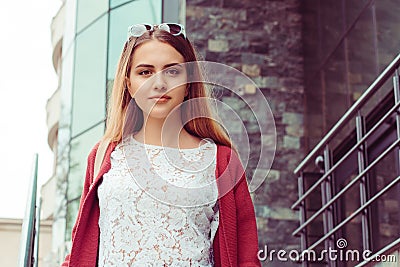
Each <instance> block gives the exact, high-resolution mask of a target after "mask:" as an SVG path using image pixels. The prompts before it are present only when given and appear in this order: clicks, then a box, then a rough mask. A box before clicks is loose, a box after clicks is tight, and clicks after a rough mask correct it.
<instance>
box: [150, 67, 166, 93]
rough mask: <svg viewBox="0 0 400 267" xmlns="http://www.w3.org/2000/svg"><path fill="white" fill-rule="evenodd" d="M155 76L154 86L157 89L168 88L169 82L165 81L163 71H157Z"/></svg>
mask: <svg viewBox="0 0 400 267" xmlns="http://www.w3.org/2000/svg"><path fill="white" fill-rule="evenodd" d="M153 77H154V83H153V87H154V89H155V90H166V89H167V83H166V81H165V77H164V75H163V72H162V71H160V72H157V73H156V75H154V76H153Z"/></svg>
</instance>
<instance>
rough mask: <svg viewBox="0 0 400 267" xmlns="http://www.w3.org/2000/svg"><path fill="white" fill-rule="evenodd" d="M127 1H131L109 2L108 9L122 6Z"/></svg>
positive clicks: (113, 0) (118, 0) (112, 0)
mask: <svg viewBox="0 0 400 267" xmlns="http://www.w3.org/2000/svg"><path fill="white" fill-rule="evenodd" d="M129 1H132V0H110V8H114V7H116V6H119V5H122V4H124V3H126V2H129Z"/></svg>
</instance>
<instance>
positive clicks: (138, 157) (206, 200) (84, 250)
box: [63, 23, 260, 266]
mask: <svg viewBox="0 0 400 267" xmlns="http://www.w3.org/2000/svg"><path fill="white" fill-rule="evenodd" d="M196 61H197V59H196V55H195V52H194V49H193V47H192V45H191V43H190V42H189V40H188V39H187V37H186V33H185V30H184V27H183V26H182V25H180V24H172V23H163V24H160V25H148V24H137V25H133V26H131V27H129V30H128V40H127V42H126V43H125V45H124V49H123V52H122V54H121V57H120V60H119V63H118V68H117V72H116V75H115V80H114V85H113V90H112V95H111V99H110V101H109V107H108V116H107V127H106V132H105V134H104V137H103V139H102V140H103V141H102V142H101V143H100V146H101V145H102V144H104V143H106V144H107V145H106V146H105V147H106V148H107V149H106V151H105V155H104V159H100V162H102V164H101V166H100V168H99V172H98V174H97V173H96V172H95V166H94V165H95V161H96V164H99V163H98V162H99V159H98V158H99V157H98V155H97V158H96V154H100V153H97V150H98V147H99V144H97V145H96V146H95V147H94V148H93V150H92V151H91V153H90V155H89V157H88V166H87V172H86V177H85V184H84V188H83V192H82V196H81V203H80V208H79V213H78V217H77V221H76V223H75V226H74V228H73V231H72V248H71V253H70V254H69V255H68V256H67V257H66V259H65V262H64V263H63V266H260V262H259V260H258V259H257V250H258V241H257V229H256V221H255V215H254V207H253V204H252V201H251V198H250V194H249V191H248V188H247V182H246V178H245V175H244V171H243V168H242V165H241V163H240V160H239V158H238V156H237V153H236V152H235V151H234V149H233V146H232V143H231V141H230V139H229V138H228V136H227V134H226V133H225V132H224V131H223V130H222V128H221V127H220V126H219V125H218V124H217V123H216V122H215V121H214V120H213V118H212V114H211V111H210V108H209V105H208V102H207V99H208V94H207V92H206V88H205V86H204V84H202V83H201V82H199V81H200V80H201V75H200V71H199V67H198V65H197V63H196ZM105 140H110V144H109V145H108V143H107V142H106V141H105Z"/></svg>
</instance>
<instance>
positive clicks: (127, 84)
mask: <svg viewBox="0 0 400 267" xmlns="http://www.w3.org/2000/svg"><path fill="white" fill-rule="evenodd" d="M125 84H126V88H125V89H126V90H128V92H129V94H130V95H131V97H132V98H133V92H132V89H131V80H129V78H128V77H125Z"/></svg>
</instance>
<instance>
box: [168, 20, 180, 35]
mask: <svg viewBox="0 0 400 267" xmlns="http://www.w3.org/2000/svg"><path fill="white" fill-rule="evenodd" d="M168 26H169V32H170V33H171V34H173V35H179V34H181V33H182V27H181V25H178V24H173V23H171V24H168Z"/></svg>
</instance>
